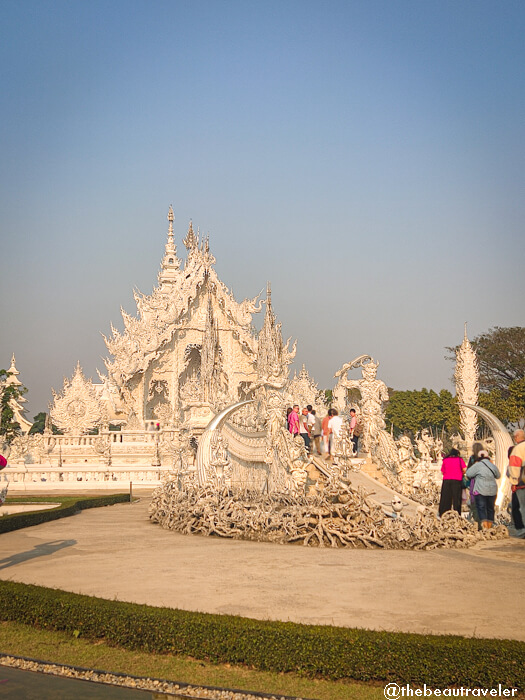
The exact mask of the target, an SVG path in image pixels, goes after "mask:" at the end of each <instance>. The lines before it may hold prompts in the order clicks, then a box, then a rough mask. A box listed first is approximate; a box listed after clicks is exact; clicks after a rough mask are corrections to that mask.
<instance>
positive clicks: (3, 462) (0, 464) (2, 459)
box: [0, 455, 7, 469]
mask: <svg viewBox="0 0 525 700" xmlns="http://www.w3.org/2000/svg"><path fill="white" fill-rule="evenodd" d="M4 467H7V459H6V458H5V457H4V456H3V455H0V469H3V468H4Z"/></svg>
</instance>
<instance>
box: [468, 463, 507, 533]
mask: <svg viewBox="0 0 525 700" xmlns="http://www.w3.org/2000/svg"><path fill="white" fill-rule="evenodd" d="M475 459H476V461H475V462H474V463H473V464H471V465H470V467H468V468H467V473H466V476H467V478H468V479H471V480H473V482H474V483H473V486H472V493H473V494H474V500H475V501H476V510H477V511H478V517H479V521H480V523H481V527H482V528H483V529H485V530H490V528H491V527H492V525H493V524H494V504H495V502H496V496H497V494H498V484H497V483H496V479H499V478H500V476H501V475H500V473H499V469H498V468H497V466H496V465H495V464H492V462H491V461H490V459H489V453H488V452H487V451H486V450H481V451H480V452H478V455H477V457H476V458H475Z"/></svg>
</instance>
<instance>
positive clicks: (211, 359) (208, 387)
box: [201, 289, 219, 401]
mask: <svg viewBox="0 0 525 700" xmlns="http://www.w3.org/2000/svg"><path fill="white" fill-rule="evenodd" d="M218 351H219V330H218V327H217V324H216V323H215V319H214V317H213V304H212V299H211V291H210V289H208V303H207V307H206V322H205V326H204V334H203V338H202V351H201V382H202V396H203V400H204V401H212V400H213V395H214V380H215V368H216V360H217V357H216V356H217V353H218Z"/></svg>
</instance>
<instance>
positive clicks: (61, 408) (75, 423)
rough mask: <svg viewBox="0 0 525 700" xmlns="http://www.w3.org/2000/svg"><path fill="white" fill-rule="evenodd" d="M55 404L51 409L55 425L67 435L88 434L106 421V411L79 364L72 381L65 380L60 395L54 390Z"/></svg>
mask: <svg viewBox="0 0 525 700" xmlns="http://www.w3.org/2000/svg"><path fill="white" fill-rule="evenodd" d="M53 397H54V404H53V407H52V408H51V418H52V419H53V423H54V424H55V425H56V426H57V428H59V430H62V431H63V432H64V433H66V434H81V433H88V432H89V431H90V430H92V429H93V428H96V427H97V426H99V425H101V424H102V423H103V422H104V420H105V409H104V405H103V404H102V402H101V401H100V400H99V399H98V397H97V395H96V393H95V390H94V389H93V385H92V383H91V381H88V380H87V379H86V378H85V377H84V374H83V372H82V368H81V367H80V363H78V364H77V367H76V369H75V373H74V374H73V377H72V378H71V380H68V379H64V388H63V389H62V392H61V393H60V394H57V393H56V392H55V391H54V390H53Z"/></svg>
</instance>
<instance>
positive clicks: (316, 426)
mask: <svg viewBox="0 0 525 700" xmlns="http://www.w3.org/2000/svg"><path fill="white" fill-rule="evenodd" d="M311 415H312V416H313V419H314V423H313V426H312V429H311V433H312V437H313V439H314V448H315V451H316V452H317V454H318V455H320V454H322V452H321V435H322V434H323V426H322V423H321V419H320V418H319V416H318V415H317V412H316V411H315V410H314V409H312V411H311Z"/></svg>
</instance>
